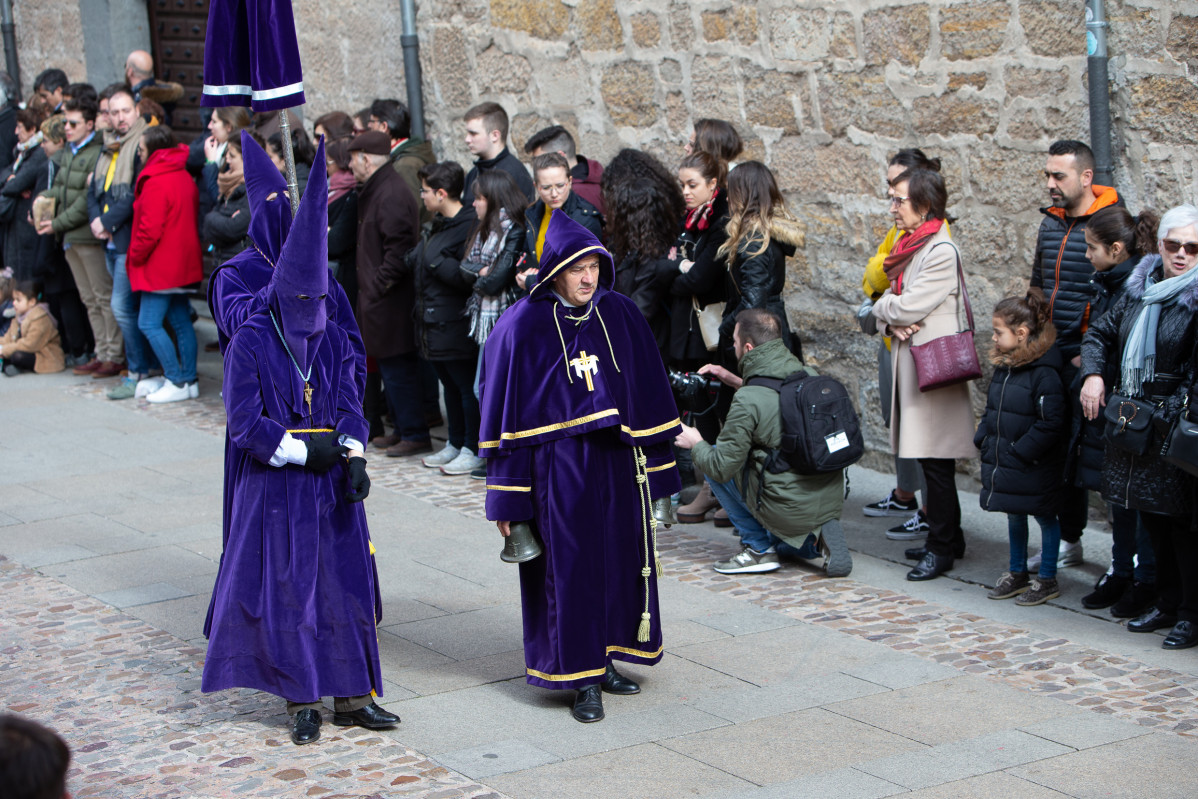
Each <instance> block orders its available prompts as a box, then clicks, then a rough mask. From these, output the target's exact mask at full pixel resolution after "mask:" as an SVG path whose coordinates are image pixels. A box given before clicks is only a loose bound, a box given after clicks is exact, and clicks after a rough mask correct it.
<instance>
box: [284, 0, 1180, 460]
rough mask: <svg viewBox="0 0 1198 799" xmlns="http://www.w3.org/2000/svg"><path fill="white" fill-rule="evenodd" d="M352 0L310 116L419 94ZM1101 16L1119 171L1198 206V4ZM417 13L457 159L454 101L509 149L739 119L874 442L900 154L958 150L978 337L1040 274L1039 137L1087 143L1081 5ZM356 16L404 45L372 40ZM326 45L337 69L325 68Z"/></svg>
mask: <svg viewBox="0 0 1198 799" xmlns="http://www.w3.org/2000/svg"><path fill="white" fill-rule="evenodd" d="M311 5H313V6H317V7H323V5H324V4H311ZM346 5H347V6H349V7H351V8H357V9H360V11H361V14H360V16H353V15H347V14H346V13H342V12H338V13H337V14H331V13H330V12H324V11H319V10H316V9H313V8H310V7H309V4H303V5H302V6H301V7H300V19H301V24H303V23H304V22H305V21H308V19H307V18H308V17H314V16H316V17H319V19H311V20H310V21H311V22H312V23H313V27H312V31H311V32H309V33H307V34H305V39H304V47H305V57H306V58H307V59H308V60H307V61H306V62H305V65H306V67H307V73H308V74H307V77H308V81H309V83H310V84H311V85H312V94H311V95H310V96H311V98H312V102H311V105H312V108H311V112H312V113H320V112H323V111H325V110H328V109H329V108H332V107H338V106H339V107H343V108H347V109H351V110H352V108H356V107H358V104H359V103H365V102H366V101H367V100H368V99H369V98H370V97H372V96H377V95H378V94H380V93H384V94H391V95H394V96H399V97H401V98H402V96H403V95H402V91H403V89H402V87H403V79H402V71H401V69H400V63H401V59H400V57H399V55H398V52H399V50H398V31H397V27H398V24H399V21H398V11H397V10H396V5H397V4H391V3H382V2H381V0H360V2H357V3H350V4H346ZM344 7H345V6H342V8H344ZM372 10H373V11H376V13H373V14H372V13H369V12H370V11H372ZM1107 14H1108V19H1109V22H1110V39H1109V49H1110V54H1111V56H1112V61H1111V65H1110V73H1111V95H1112V114H1113V128H1114V147H1115V155H1116V165H1115V166H1116V170H1115V183H1116V185H1117V186H1118V188H1119V189H1120V191H1121V192H1122V193H1123V194H1124V196H1125V197H1126V198H1127V202H1128V204H1129V205H1130V207H1131V208H1132V209H1133V210H1137V209H1139V208H1141V207H1143V206H1146V205H1151V206H1155V207H1157V208H1164V207H1168V206H1171V205H1175V204H1177V203H1179V202H1192V201H1194V199H1195V194H1196V191H1195V189H1196V188H1198V126H1196V125H1195V124H1194V120H1195V119H1196V118H1198V2H1194V0H1182V2H1164V0H1113V2H1108V3H1107ZM418 27H419V33H420V41H421V48H422V51H421V56H422V67H423V70H424V84H425V103H426V108H427V117H428V122H429V124H430V135H431V137H432V138H433V139H434V141H435V142H436V144H437V147H438V153H440V154H443V155H444V157H449V158H456V159H458V160H459V161H461V162H462V163H464V164H465V163H468V161H469V155H468V153H467V152H466V151H465V148H464V146H463V144H462V142H461V125H460V122H459V119H460V116H461V113H462V111H463V110H465V109H466V108H467V107H468V106H470V105H472V104H473V103H475V102H478V101H481V100H483V99H489V100H496V101H498V102H500V103H501V104H503V105H504V107H505V108H507V109H508V111H509V113H511V114H512V116H513V123H512V136H511V138H512V144H513V145H514V147H515V148H516V149H517V151H519V148H520V146H521V145H522V143H523V141H524V140H525V139H526V138H527V136H528V135H530V134H531V133H532V132H534V131H535V130H537V129H539V128H540V127H542V126H543V125H546V124H550V123H561V124H563V125H566V126H567V127H569V128H571V129H572V130H574V131H575V132H576V137H577V138H578V140H579V147H580V151H581V152H584V153H586V154H587V155H589V156H591V157H594V158H598V159H600V160H605V159H608V158H610V157H611V156H613V155H614V154H615V153H616V152H617V151H618V150H619V149H620V148H622V147H639V148H643V149H645V150H647V151H649V152H652V153H654V154H655V155H658V156H659V157H660V158H662V160H663V161H664V162H665V163H666V164H673V163H675V162H676V161H677V160H678V159H679V158H680V157H681V155H682V146H683V144H684V143H685V142H686V140H687V137H688V136H689V134H690V131H691V125H692V122H693V120H695V119H698V118H701V117H705V116H713V117H720V118H723V119H728V120H730V121H732V122H733V123H734V124H736V126H737V128H738V129H739V130H740V131H741V133H742V135H743V136H744V137H745V138H746V139H747V141H748V152H747V155H746V157H752V158H759V159H762V160H764V161H765V162H766V163H767V164H769V165H770V167H771V168H772V169H773V170H774V171H775V173H776V174H777V176H778V179H779V182H780V184H781V187H782V189H783V191H784V192H785V194H786V196H787V199H788V201H789V203H790V204H791V207H792V208H793V210H794V211H795V213H796V214H797V215H798V217H799V218H800V219H801V220H803V222H804V224H805V226H806V229H807V244H806V247H804V248H802V249H801V250H800V251H799V252H798V254H797V255H796V257H795V258H794V259H793V260H792V261H791V263H790V265H789V268H790V274H789V278H790V279H789V284H788V288H787V304H788V309H789V313H790V317H791V323H792V324H793V325H794V327H795V329H797V330H798V331H800V333H801V334H802V336H803V339H804V342H805V349H806V352H807V353H808V355H809V357H810V358H812V360H813V361H814V362H815V363H816V364H817V365H819V366H820V367H823V368H824V369H826V370H828V371H830V372H832V373H834V374H836V375H837V376H839V377H841V378H842V379H844V380H845V381H846V383H848V384H849V385H850V387H851V389H852V390H853V391H854V392H855V393H856V395H857V396H858V398H859V400H860V403H861V406H862V408H863V409H865V410H866V412H865V413H864V414H863V416H864V417H865V418H866V419H867V420H869V423H870V424H869V428H868V439H869V443H870V444H871V446H872V447H874V448H875V449H877V450H879V451H880V452H885V451H886V449H887V443H886V442H887V438H886V431H885V430H884V429H882V427H881V423H880V419H879V414H877V413H875V412H873V410H872V409H874V408H876V407H877V380H876V370H875V366H874V364H875V348H876V342H874V341H871V340H869V339H866V338H865V337H864V336H862V335H861V334H860V333H859V332H857V329H856V326H855V324H854V322H853V319H852V311H853V309H854V308H855V307H856V306H857V304H858V303H859V302H860V299H861V290H860V276H861V270H862V268H863V266H864V263H865V261H866V259H867V258H868V257H869V255H870V254H872V252H873V251H874V248H875V247H876V245H877V242H878V241H879V240H880V239H881V237H882V236H883V235H884V233H885V231H886V229H887V228H888V226H889V224H890V219H889V216H888V215H887V213H886V203H885V191H884V189H885V187H884V185H883V177H882V176H883V173H884V170H885V163H886V159H887V158H888V156H889V155H890V154H891V153H893V152H894V151H895V150H896V149H898V148H899V147H903V146H911V145H919V146H922V147H923V148H924V149H925V150H927V151H928V152H929V153H930V154H933V155H936V156H939V157H941V158H942V159H943V162H944V170H945V174H946V177H947V181H948V185H949V190H950V211H951V213H953V214H954V215H955V216H957V217H958V218H959V221H958V222H957V223H956V224H955V225H954V228H953V231H954V237H955V238H956V239H957V241H958V242H959V244H960V245H961V248H962V252H963V255H964V259H965V265H966V271H967V275H968V283H969V287H970V291H971V296H972V298H973V302H974V305H975V308H976V309H977V317H978V322H979V325H980V327H981V328H982V329H981V330H980V331H979V336H978V338H979V341H980V342H981V345H982V348H983V350H985V349H988V346H989V324H990V314H989V311H990V309H991V308H992V307H993V305H994V303H995V302H996V301H997V300H998V299H1000V298H1001V297H1002V296H1003V295H1005V294H1006V293H1008V292H1012V291H1022V290H1023V288H1024V286H1025V285H1026V281H1027V278H1028V275H1029V268H1030V266H1029V265H1030V259H1031V250H1032V248H1033V246H1034V243H1035V235H1036V229H1037V226H1038V224H1039V220H1040V218H1041V217H1040V213H1039V210H1038V208H1039V207H1040V206H1042V205H1044V204H1045V203H1046V193H1045V190H1044V187H1043V180H1042V175H1041V170H1042V169H1043V164H1044V157H1045V151H1046V149H1047V147H1048V145H1049V144H1050V143H1051V142H1052V141H1053V140H1055V139H1058V138H1079V139H1082V140H1084V141H1088V140H1089V116H1088V102H1087V84H1086V78H1087V73H1086V58H1085V52H1086V49H1085V20H1084V4H1083V3H1082V2H1081V0H1038V1H1036V2H1033V1H1032V0H985V1H984V2H953V1H952V0H927V1H926V2H893V1H892V0H891V1H888V0H855V1H854V0H823V1H822V2H812V1H811V0H799V2H794V0H756V1H755V2H754V1H753V0H749V1H748V2H735V3H734V2H730V1H729V0H706V1H702V0H697V1H696V2H678V1H677V0H627V1H626V2H620V3H617V2H615V1H614V0H492V1H491V2H489V3H488V2H483V0H438V1H437V2H429V1H428V0H426V1H425V2H421V3H420V4H419V21H418ZM359 33H371V34H373V35H374V36H376V37H379V38H380V44H381V45H382V46H381V47H380V48H379V49H382V50H387V51H390V53H392V54H393V55H391V56H390V57H388V58H386V59H377V58H376V57H375V56H372V55H370V53H371V52H372V49H371V48H365V47H360V46H358V39H357V37H358V35H359ZM351 34H352V36H351ZM338 37H340V38H338ZM315 40H319V41H320V42H321V44H320V45H319V52H320V53H321V55H320V56H319V57H318V58H317V59H316V60H315V61H314V60H313V59H312V57H311V56H310V55H309V53H311V52H313V51H315V50H316V49H317V46H316V44H315ZM338 42H339V44H338ZM337 52H340V53H341V57H342V60H341V61H337V58H336V53H337ZM326 57H330V58H332V60H333V61H334V62H335V63H334V64H333V65H331V66H332V68H329V69H324V68H321V69H314V66H316V65H317V64H321V65H322V67H323V63H324V59H325V58H326ZM375 63H378V64H379V65H380V67H381V69H379V70H376V69H375V68H374V66H373V65H374V64H375ZM326 78H327V80H326ZM346 98H350V99H349V101H347V99H346ZM982 388H984V387H983V386H981V385H979V386H978V389H979V390H977V391H976V392H975V397H976V399H977V400H978V401H979V402H981V401H983V399H984V396H983V392H982V390H981V389H982ZM884 460H885V459H884V458H883V457H879V458H878V460H877V462H884Z"/></svg>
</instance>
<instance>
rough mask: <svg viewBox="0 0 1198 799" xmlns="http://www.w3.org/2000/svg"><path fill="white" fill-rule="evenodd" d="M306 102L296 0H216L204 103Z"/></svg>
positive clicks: (207, 43) (260, 107)
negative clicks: (295, 13)
mask: <svg viewBox="0 0 1198 799" xmlns="http://www.w3.org/2000/svg"><path fill="white" fill-rule="evenodd" d="M303 104H304V75H303V69H302V67H301V66H300V55H299V43H298V41H297V39H296V34H295V16H294V13H293V11H292V8H291V0H211V2H210V4H209V8H208V32H207V35H206V37H205V39H204V93H203V96H202V97H201V98H200V105H203V106H223V105H248V106H250V107H252V108H253V109H254V110H255V111H274V110H276V109H279V108H294V107H295V106H300V105H303Z"/></svg>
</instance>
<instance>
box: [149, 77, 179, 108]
mask: <svg viewBox="0 0 1198 799" xmlns="http://www.w3.org/2000/svg"><path fill="white" fill-rule="evenodd" d="M138 94H140V95H141V96H142V97H144V98H146V99H147V100H151V101H153V102H155V103H158V104H159V105H165V104H167V103H177V102H179V100H181V99H183V86H182V85H181V84H178V83H173V82H171V81H155V82H154V83H150V84H147V85H145V86H142V87H141V88H140V89H139V90H138Z"/></svg>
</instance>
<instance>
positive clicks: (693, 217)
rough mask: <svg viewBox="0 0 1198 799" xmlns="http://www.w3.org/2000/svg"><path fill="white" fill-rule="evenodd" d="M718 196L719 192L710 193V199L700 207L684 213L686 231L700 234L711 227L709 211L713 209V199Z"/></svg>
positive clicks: (717, 190)
mask: <svg viewBox="0 0 1198 799" xmlns="http://www.w3.org/2000/svg"><path fill="white" fill-rule="evenodd" d="M719 196H720V190H719V189H716V190H715V191H713V192H712V193H711V199H710V200H708V201H707V202H705V203H703V204H702V205H700V206H698V207H696V208H692V209H691V210H689V211H687V212H686V225H685V227H686V229H687V230H698V231H699V232H700V233H702V232H703V231H704V230H707V228H708V227H709V226H710V225H711V209H712V208H714V207H715V198H716V197H719Z"/></svg>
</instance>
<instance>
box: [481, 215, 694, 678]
mask: <svg viewBox="0 0 1198 799" xmlns="http://www.w3.org/2000/svg"><path fill="white" fill-rule="evenodd" d="M557 218H558V215H556V214H555V215H554V217H553V220H557ZM566 221H567V222H569V224H570V225H573V228H576V229H577V230H574V229H573V228H571V229H568V230H566V231H565V232H564V233H562V235H560V236H554V232H555V230H554V228H555V225H554V222H553V221H551V223H550V229H549V234H548V235H547V236H546V253H547V254H548V255H547V256H546V257H545V258H543V259H542V266H541V280H542V282H541V283H540V284H538V289H537V290H534V292H533V294H532V295H531V296H530V297H529V298H527V299H524V300H521V301H519V302H517V303H516V304H515V305H513V306H512V307H511V308H509V309H508V310H507V311H506V312H505V313H504V314H503V316H501V317H500V318H499V321H498V322H497V324H496V326H495V329H494V330H493V331H492V333H491V335H490V337H488V339H487V343H486V349H485V353H484V357H483V371H482V384H481V392H480V393H481V395H482V396H481V405H482V428H481V435H480V443H479V451H480V454H481V455H483V456H484V457H486V458H488V461H487V500H486V508H487V518H488V519H492V520H504V521H529V522H531V524H532V526H533V528H534V530H535V531H536V532H537V534H538V535H539V536H540V539H541V541H542V543H543V544H544V549H545V553H544V555H542V556H541V557H539V558H536V559H534V560H531V561H529V562H527V563H523V564H521V565H520V589H521V596H522V600H523V615H524V657H525V665H526V674H527V680H528V682H529V683H531V684H533V685H539V686H542V687H545V688H579V687H582V686H585V685H588V684H592V683H597V682H600V681H601V680H602V679H603V675H604V672H605V670H606V668H607V664H608V663H609V662H611V661H612V660H622V661H628V662H633V663H644V664H653V663H656V662H657V661H658V660H660V659H661V654H662V638H661V619H660V614H659V612H658V602H657V567H656V563H655V561H656V557H655V554H656V553H655V537H654V534H653V532H652V529H651V524H650V521H649V520H651V518H652V507H651V501H652V499H653V498H657V497H663V496H669V495H670V494H672V493H674V492H675V491H677V490H678V488H679V479H678V470H677V467H676V465H675V463H674V455H673V451H672V450H671V448H670V442H671V441H672V440H673V439H674V436H675V435H677V434H678V432H679V429H680V428H679V423H678V412H677V409H676V407H675V404H674V400H673V396H672V395H671V392H670V387H669V383H668V381H667V379H666V373H665V368H664V367H663V366H662V362H661V356H660V355H659V354H658V352H657V347H656V344H655V343H654V339H653V334H652V332H651V331H650V330H649V326H648V324H647V323H646V322H645V319H644V317H643V316H642V315H641V313H640V311H639V310H637V307H636V305H635V304H634V303H633V302H632V301H631V300H629V299H628V298H626V297H624V296H622V295H620V294H618V293H616V292H615V291H612V290H610V289H611V286H612V282H613V280H614V269H613V268H612V265H611V258H610V256H609V255H608V254H607V253H606V251H603V250H602V249H601V247H599V246H598V241H597V240H595V239H594V237H593V236H591V234H589V233H588V232H587V231H586V230H585V229H584V228H582V226H581V225H577V224H576V223H573V222H570V221H569V220H566ZM578 231H581V232H582V233H581V234H579V233H578ZM559 232H560V231H559ZM583 234H585V235H583ZM563 238H564V239H565V240H563ZM582 247H594V248H597V249H598V251H599V252H600V253H601V266H600V287H599V288H598V289H597V290H596V293H595V295H594V297H593V298H592V305H593V307H592V308H591V312H590V315H589V316H586V319H585V321H582V322H581V323H578V324H576V323H575V321H573V320H572V319H571V318H570V317H575V318H578V317H582V316H584V315H586V314H587V310H588V309H587V308H586V307H583V308H569V307H567V306H564V305H562V304H561V303H560V302H559V301H558V300H557V298H556V297H555V296H554V295H553V294H551V293H550V292H549V290H548V288H549V287H550V286H551V285H552V283H551V281H550V280H547V279H546V278H548V277H551V273H552V272H553V270H554V268H555V264H560V262H561V260H562V257H563V255H564V254H566V253H577V252H578V251H579V250H580V249H581V248H582ZM566 257H568V256H566ZM559 334H560V337H559ZM563 348H564V350H565V353H564V354H563ZM592 357H593V358H594V359H595V360H594V361H591V360H590V359H591V358H592ZM576 359H579V360H576ZM574 364H577V368H576V366H575V365H574ZM587 376H589V377H590V380H589V381H588V380H587ZM642 458H643V460H640V459H642ZM638 475H640V476H643V478H644V479H643V480H638ZM646 613H647V614H648V619H647V620H646V621H647V622H648V624H647V627H648V631H647V632H648V635H647V638H648V640H647V641H642V640H638V639H639V638H640V635H639V628H640V627H641V622H642V619H643V616H644V614H646Z"/></svg>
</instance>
